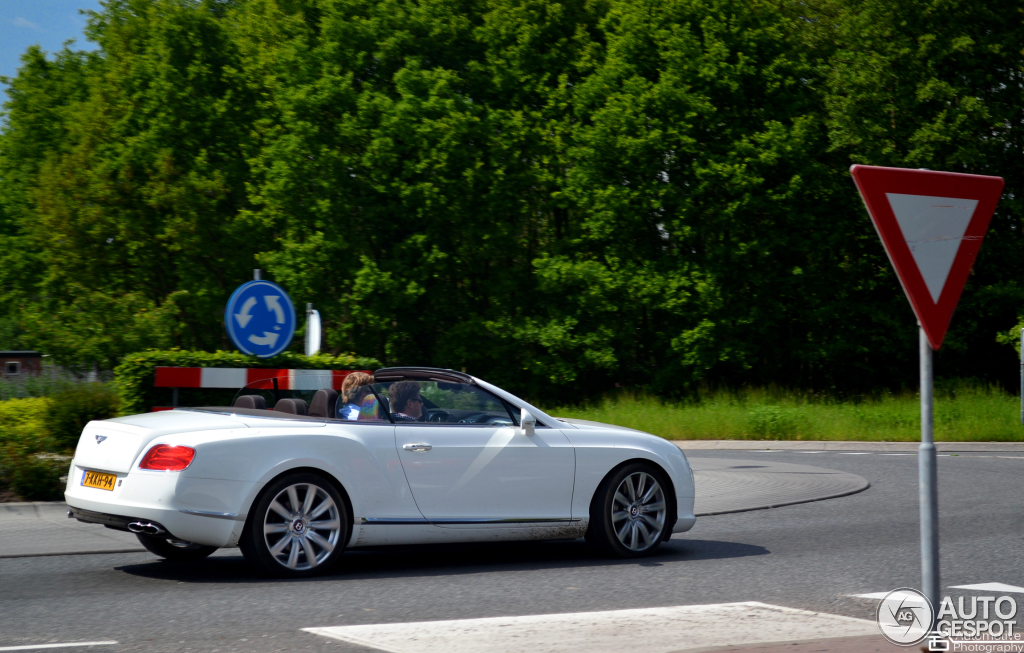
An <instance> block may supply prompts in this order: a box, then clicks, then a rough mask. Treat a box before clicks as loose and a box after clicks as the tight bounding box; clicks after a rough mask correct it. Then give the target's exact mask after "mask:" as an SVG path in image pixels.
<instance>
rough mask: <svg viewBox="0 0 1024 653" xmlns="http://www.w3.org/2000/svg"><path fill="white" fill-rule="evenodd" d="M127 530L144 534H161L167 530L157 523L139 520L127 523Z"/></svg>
mask: <svg viewBox="0 0 1024 653" xmlns="http://www.w3.org/2000/svg"><path fill="white" fill-rule="evenodd" d="M128 530H130V531H131V532H133V533H143V534H144V535H163V534H164V533H166V532H167V531H166V530H164V527H163V526H160V525H159V524H153V523H151V522H141V521H133V522H131V523H129V524H128Z"/></svg>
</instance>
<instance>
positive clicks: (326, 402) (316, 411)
mask: <svg viewBox="0 0 1024 653" xmlns="http://www.w3.org/2000/svg"><path fill="white" fill-rule="evenodd" d="M337 404H338V393H337V392H336V391H334V390H332V389H330V388H324V389H322V390H317V391H316V394H315V395H313V401H311V402H310V403H309V414H310V416H311V417H334V407H335V406H336V405H337Z"/></svg>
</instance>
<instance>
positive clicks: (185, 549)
mask: <svg viewBox="0 0 1024 653" xmlns="http://www.w3.org/2000/svg"><path fill="white" fill-rule="evenodd" d="M135 536H136V537H137V538H139V542H141V543H142V546H144V547H146V549H147V550H148V551H149V552H150V553H155V554H156V555H158V556H160V557H161V558H166V559H167V560H170V561H171V562H195V561H196V560H202V559H203V558H205V557H207V556H208V555H210V554H211V553H213V552H214V551H216V550H217V547H215V546H204V545H202V544H192V543H191V542H181V541H179V540H174V539H170V538H167V537H160V536H158V535H146V534H145V533H136V534H135Z"/></svg>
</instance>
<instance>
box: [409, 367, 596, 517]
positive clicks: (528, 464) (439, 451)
mask: <svg viewBox="0 0 1024 653" xmlns="http://www.w3.org/2000/svg"><path fill="white" fill-rule="evenodd" d="M403 383H410V382H408V381H407V382H403ZM415 383H418V385H419V386H420V391H421V394H422V398H423V399H424V404H425V405H424V408H423V413H422V414H421V415H419V416H413V417H414V418H416V419H420V420H423V421H402V419H403V418H402V417H401V415H403V414H405V415H407V413H403V412H402V410H401V409H402V408H403V406H396V402H395V400H394V399H393V398H391V400H390V404H391V409H392V414H393V415H395V416H396V426H395V438H396V445H397V447H398V455H399V459H400V460H401V461H402V468H403V469H404V470H405V474H406V477H407V479H408V481H409V486H410V488H411V489H412V494H413V498H414V499H415V501H416V505H417V506H418V507H419V509H420V512H422V513H423V516H424V517H426V518H427V519H428V520H430V521H431V522H433V523H435V524H437V525H438V526H446V525H448V526H454V525H459V524H461V525H465V524H487V523H504V524H510V523H524V524H528V523H538V522H546V521H561V520H568V519H570V518H571V516H572V515H571V503H572V489H573V478H574V474H575V467H576V462H575V453H574V451H573V448H572V445H571V444H570V443H569V440H568V439H567V438H566V437H565V436H564V435H563V434H562V432H561V431H559V430H558V429H553V428H548V427H544V426H541V425H538V427H537V429H536V430H535V432H534V434H533V435H525V434H524V433H523V432H522V431H521V429H519V428H518V427H517V426H516V425H515V424H514V423H513V418H512V417H511V415H510V413H509V411H508V409H507V408H506V407H505V404H504V403H503V402H502V401H501V400H500V399H498V398H496V397H494V396H493V395H491V394H489V393H487V392H485V391H484V390H482V389H480V388H478V387H476V386H472V385H470V384H455V383H434V382H422V381H421V382H415ZM389 395H390V397H394V396H395V393H394V392H391V393H389ZM390 397H389V398H390ZM410 405H411V404H410ZM413 410H414V409H413ZM414 412H415V411H414ZM406 419H408V415H407V417H406Z"/></svg>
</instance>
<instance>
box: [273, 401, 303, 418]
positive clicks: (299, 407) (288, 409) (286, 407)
mask: <svg viewBox="0 0 1024 653" xmlns="http://www.w3.org/2000/svg"><path fill="white" fill-rule="evenodd" d="M274 410H276V411H277V412H279V413H290V414H292V415H308V414H309V412H308V411H307V410H306V402H305V401H304V400H302V399H282V400H280V401H278V402H277V404H276V405H275V406H274Z"/></svg>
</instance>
